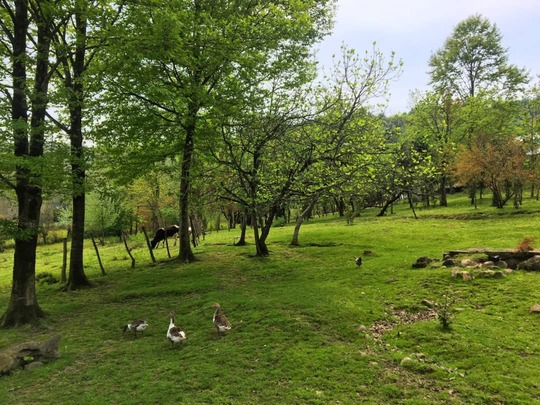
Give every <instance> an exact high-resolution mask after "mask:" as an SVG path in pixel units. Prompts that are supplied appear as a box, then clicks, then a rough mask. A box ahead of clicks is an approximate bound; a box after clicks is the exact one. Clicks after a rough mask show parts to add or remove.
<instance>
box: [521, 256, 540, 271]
mask: <svg viewBox="0 0 540 405" xmlns="http://www.w3.org/2000/svg"><path fill="white" fill-rule="evenodd" d="M517 269H518V270H528V271H540V256H533V257H531V258H530V259H528V260H525V261H524V262H521V263H520V264H518V266H517Z"/></svg>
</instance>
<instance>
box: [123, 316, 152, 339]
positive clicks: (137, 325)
mask: <svg viewBox="0 0 540 405" xmlns="http://www.w3.org/2000/svg"><path fill="white" fill-rule="evenodd" d="M147 327H148V324H147V323H146V321H145V320H144V319H137V320H136V321H133V322H131V323H128V324H127V325H125V326H124V331H123V332H122V333H126V331H127V330H132V331H134V332H135V337H137V332H141V335H144V330H145V329H146V328H147Z"/></svg>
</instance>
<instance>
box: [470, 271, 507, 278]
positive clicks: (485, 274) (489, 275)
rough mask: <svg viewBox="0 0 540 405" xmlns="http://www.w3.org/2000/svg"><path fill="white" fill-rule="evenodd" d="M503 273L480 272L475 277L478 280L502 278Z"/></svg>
mask: <svg viewBox="0 0 540 405" xmlns="http://www.w3.org/2000/svg"><path fill="white" fill-rule="evenodd" d="M504 275H505V274H504V272H502V271H501V270H497V271H495V270H482V271H480V272H479V273H478V274H477V277H480V278H503V277H504Z"/></svg>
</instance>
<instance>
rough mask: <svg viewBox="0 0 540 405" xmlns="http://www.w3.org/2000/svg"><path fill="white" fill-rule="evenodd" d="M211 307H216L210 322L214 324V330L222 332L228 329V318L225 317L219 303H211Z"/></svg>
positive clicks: (229, 324) (229, 327)
mask: <svg viewBox="0 0 540 405" xmlns="http://www.w3.org/2000/svg"><path fill="white" fill-rule="evenodd" d="M212 308H215V309H216V311H215V312H214V317H213V319H212V322H213V323H214V326H215V328H216V330H217V331H218V333H223V332H225V331H226V330H230V329H231V323H230V322H229V320H228V319H227V317H226V316H225V314H224V313H223V311H222V310H221V305H219V304H214V305H212Z"/></svg>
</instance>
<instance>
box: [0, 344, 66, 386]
mask: <svg viewBox="0 0 540 405" xmlns="http://www.w3.org/2000/svg"><path fill="white" fill-rule="evenodd" d="M59 343H60V335H56V336H53V337H52V338H50V339H49V340H45V341H43V342H25V343H20V344H18V345H14V346H10V347H8V348H6V349H3V350H2V351H1V352H0V376H1V375H3V374H9V373H10V372H11V371H12V370H13V369H15V368H18V367H23V368H24V369H25V370H29V369H32V368H34V367H38V366H41V365H42V364H44V363H47V362H49V361H52V360H55V359H57V358H58V357H60V354H59V353H58V344H59Z"/></svg>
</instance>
